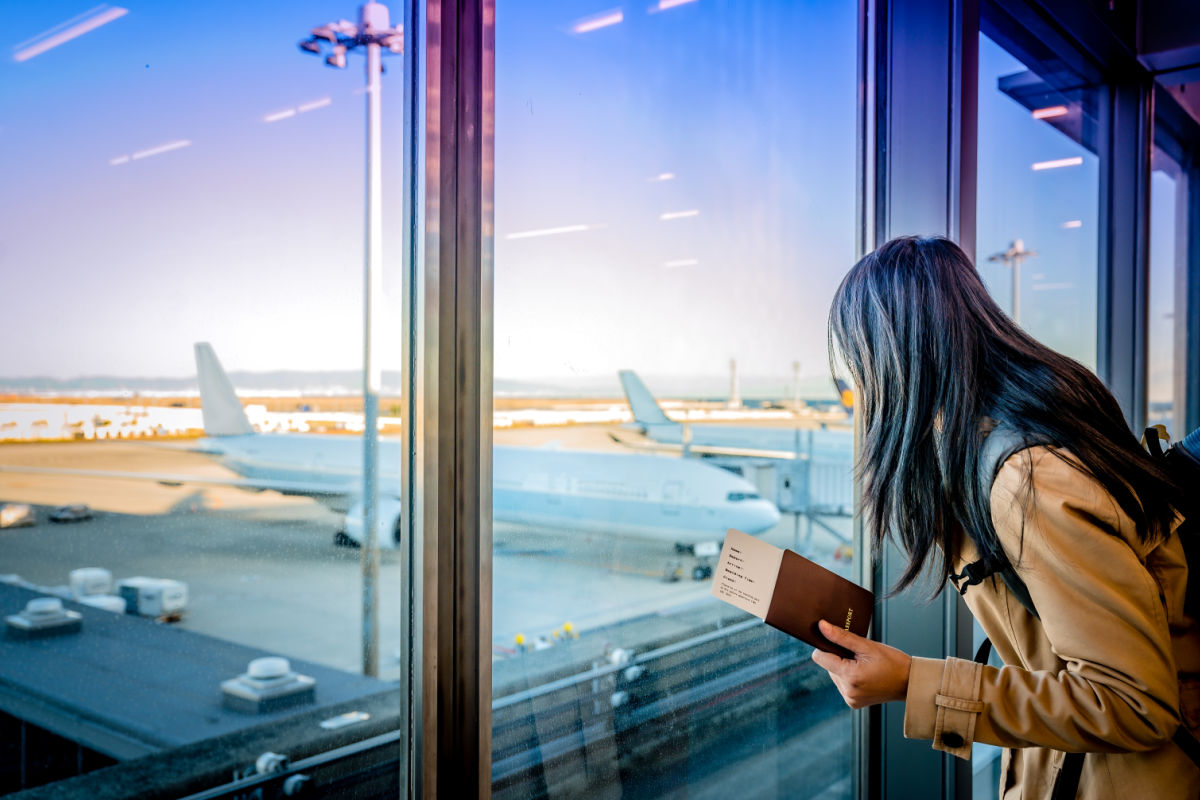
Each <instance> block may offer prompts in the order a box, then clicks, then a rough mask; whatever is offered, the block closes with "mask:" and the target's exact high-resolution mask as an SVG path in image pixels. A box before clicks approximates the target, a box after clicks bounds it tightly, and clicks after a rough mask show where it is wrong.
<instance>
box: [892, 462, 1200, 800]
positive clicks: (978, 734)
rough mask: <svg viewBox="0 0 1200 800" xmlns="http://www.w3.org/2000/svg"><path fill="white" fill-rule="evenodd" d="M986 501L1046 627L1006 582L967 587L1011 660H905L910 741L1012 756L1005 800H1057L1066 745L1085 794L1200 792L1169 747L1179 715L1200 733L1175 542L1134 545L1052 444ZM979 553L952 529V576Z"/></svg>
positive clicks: (1199, 638)
mask: <svg viewBox="0 0 1200 800" xmlns="http://www.w3.org/2000/svg"><path fill="white" fill-rule="evenodd" d="M1030 463H1032V465H1033V479H1032V485H1033V489H1034V493H1033V499H1032V502H1031V504H1030V505H1029V508H1028V510H1027V511H1026V510H1023V502H1024V500H1025V499H1026V495H1027V489H1026V486H1025V475H1026V470H1027V469H1028V467H1029V464H1030ZM991 504H992V519H993V521H994V524H995V526H996V532H997V534H998V535H999V537H1000V541H1001V543H1002V545H1003V547H1004V550H1005V552H1006V553H1007V554H1008V556H1009V559H1010V561H1011V562H1012V563H1013V564H1015V565H1016V569H1017V574H1018V575H1020V577H1021V578H1022V579H1023V580H1024V581H1025V583H1026V585H1027V586H1028V588H1029V594H1030V596H1031V597H1032V599H1033V602H1034V605H1035V607H1036V608H1037V610H1038V613H1039V614H1040V615H1041V619H1040V620H1039V619H1038V618H1037V617H1034V616H1033V615H1032V614H1030V613H1029V612H1028V611H1026V610H1025V608H1024V607H1023V606H1022V605H1021V603H1020V601H1018V600H1017V599H1016V598H1015V597H1014V596H1013V595H1012V594H1011V593H1010V592H1009V591H1008V588H1007V587H1006V586H1005V585H1004V583H1003V582H1002V581H1000V579H999V578H992V579H988V580H985V581H984V582H983V583H982V584H979V585H976V586H971V587H970V588H969V589H968V590H967V592H966V595H965V600H966V602H967V605H968V606H969V607H970V609H971V612H972V613H973V614H974V615H975V619H977V620H978V621H979V623H980V625H981V626H982V627H983V630H984V631H985V632H986V633H987V635H988V636H989V637H991V640H992V644H993V646H994V647H995V650H996V654H997V655H998V656H999V657H1000V658H1001V659H1002V660H1003V662H1004V664H1005V665H1006V666H1004V667H1002V668H996V667H992V666H983V665H979V664H976V663H974V662H972V661H965V660H962V659H957V658H950V659H945V660H941V659H927V658H914V659H913V660H912V668H911V670H910V672H909V685H908V695H907V698H906V701H905V716H904V735H905V736H907V737H910V738H919V739H930V740H932V742H933V747H934V748H935V749H938V750H944V751H946V752H949V753H952V754H954V755H956V756H959V757H961V758H969V757H970V755H971V743H972V742H975V741H978V742H987V743H989V744H994V745H999V746H1001V747H1004V748H1006V749H1005V751H1004V755H1003V759H1002V769H1001V782H1000V797H1001V798H1003V800H1015V798H1022V799H1023V800H1032V799H1033V798H1048V797H1050V792H1051V789H1052V787H1053V785H1054V779H1055V777H1056V776H1057V774H1058V770H1059V768H1060V767H1061V765H1062V759H1063V752H1064V751H1083V752H1087V753H1088V755H1087V757H1086V758H1085V760H1084V766H1083V775H1082V778H1081V781H1080V785H1079V794H1078V796H1079V797H1080V798H1086V799H1087V800H1093V799H1094V800H1099V798H1106V799H1107V798H1113V799H1114V800H1116V799H1118V798H1119V800H1134V798H1143V797H1145V798H1156V799H1157V800H1171V799H1172V798H1189V800H1190V799H1191V798H1200V769H1197V767H1196V766H1195V765H1193V763H1192V762H1191V760H1189V759H1188V757H1187V756H1186V755H1185V754H1184V753H1183V751H1181V750H1180V749H1179V748H1178V747H1177V746H1176V745H1175V744H1174V743H1173V742H1172V741H1171V736H1172V735H1173V734H1174V732H1175V729H1176V727H1177V726H1178V725H1179V723H1180V721H1181V720H1183V721H1184V722H1185V723H1186V725H1187V727H1188V728H1189V729H1190V730H1192V731H1194V732H1197V733H1200V681H1194V680H1190V679H1184V680H1181V679H1180V677H1179V676H1180V675H1181V674H1189V673H1190V674H1193V675H1200V635H1198V634H1197V629H1196V626H1195V625H1194V624H1193V623H1192V621H1191V620H1190V619H1189V618H1188V617H1186V616H1185V615H1184V613H1183V601H1184V590H1185V588H1186V583H1187V563H1186V561H1185V560H1184V556H1183V549H1182V546H1181V545H1180V542H1179V538H1178V537H1177V536H1170V537H1168V538H1166V539H1165V540H1160V541H1158V542H1152V543H1151V544H1150V545H1144V544H1142V543H1141V542H1139V541H1138V539H1137V535H1136V533H1135V530H1134V525H1133V523H1132V522H1131V520H1130V519H1129V518H1128V517H1127V516H1126V515H1125V514H1124V513H1122V511H1121V510H1120V508H1119V507H1118V506H1117V505H1116V503H1115V502H1114V501H1113V500H1112V498H1111V497H1110V496H1109V495H1108V494H1107V492H1105V491H1104V489H1103V488H1102V487H1101V485H1100V484H1099V483H1098V482H1097V481H1095V480H1094V479H1092V478H1090V477H1088V476H1086V475H1084V474H1082V473H1081V472H1079V471H1078V470H1076V469H1075V468H1074V467H1073V466H1071V465H1070V464H1067V463H1064V461H1063V460H1062V459H1060V458H1059V457H1058V456H1057V455H1055V454H1054V453H1053V452H1051V451H1050V450H1049V449H1048V448H1045V447H1035V448H1030V449H1028V450H1024V451H1021V452H1018V453H1016V454H1014V455H1013V456H1012V457H1010V458H1009V459H1008V460H1007V461H1006V462H1005V463H1004V465H1003V466H1002V467H1001V469H1000V471H999V473H998V475H997V477H996V481H995V483H994V484H993V486H992V495H991ZM1022 520H1023V521H1024V540H1023V546H1022V544H1021V541H1022V540H1021V526H1022ZM1018 552H1019V553H1020V557H1019V559H1018ZM976 558H978V555H977V553H976V551H975V548H974V546H973V545H972V544H971V542H970V540H969V539H967V537H966V536H965V535H960V546H959V550H958V554H957V557H956V558H955V559H954V570H955V572H960V571H961V570H962V567H963V566H964V565H965V564H967V563H970V562H971V561H974V560H975V559H976Z"/></svg>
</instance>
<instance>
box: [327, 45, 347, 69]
mask: <svg viewBox="0 0 1200 800" xmlns="http://www.w3.org/2000/svg"><path fill="white" fill-rule="evenodd" d="M325 63H326V64H328V65H329V66H331V67H337V68H338V69H345V68H346V48H345V47H344V46H342V45H340V44H339V45H338V46H336V47H334V48H333V52H332V53H330V54H329V55H327V56H325Z"/></svg>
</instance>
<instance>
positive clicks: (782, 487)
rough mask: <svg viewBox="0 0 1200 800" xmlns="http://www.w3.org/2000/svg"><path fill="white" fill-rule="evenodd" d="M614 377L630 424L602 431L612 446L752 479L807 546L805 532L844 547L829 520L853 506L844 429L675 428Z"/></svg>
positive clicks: (850, 448)
mask: <svg viewBox="0 0 1200 800" xmlns="http://www.w3.org/2000/svg"><path fill="white" fill-rule="evenodd" d="M619 377H620V379H621V386H622V388H623V389H624V391H625V397H626V400H628V402H629V409H630V411H631V413H632V414H633V422H632V423H627V424H625V425H622V426H621V427H622V429H623V431H622V432H621V433H616V432H610V433H609V437H610V438H611V439H612V440H613V441H615V442H617V443H619V444H622V445H625V446H627V447H630V448H631V449H634V450H643V451H659V452H671V453H679V454H681V455H683V456H689V457H691V458H693V459H694V460H698V461H700V462H701V463H709V464H715V465H719V466H720V467H722V468H723V469H726V470H729V471H730V472H733V473H734V474H741V475H751V474H753V475H755V477H756V481H757V482H758V483H759V484H760V485H761V484H764V483H765V484H766V485H772V484H773V485H774V489H773V492H772V493H770V494H768V499H770V500H773V501H774V502H775V504H776V507H777V508H779V510H780V511H783V512H788V513H794V514H796V515H798V517H799V516H803V517H804V518H805V519H807V520H808V522H809V527H808V530H809V534H808V537H807V539H806V541H807V542H808V543H809V544H811V541H812V535H811V531H812V526H813V525H816V526H818V527H820V528H822V529H823V530H825V531H826V532H827V533H829V534H830V535H832V536H833V537H834V539H835V540H837V541H839V542H841V543H842V544H844V545H849V544H850V537H849V535H848V533H847V531H846V530H843V529H842V528H844V526H841V527H838V526H834V525H831V524H830V520H832V519H835V518H841V519H845V518H848V517H849V516H850V514H851V512H852V510H853V507H854V495H853V482H852V474H853V461H854V432H853V429H852V428H851V427H850V426H849V425H845V426H832V427H827V426H822V427H821V428H819V429H801V428H770V427H760V426H754V425H716V424H707V423H705V424H700V425H692V424H687V423H682V422H676V421H675V420H672V419H671V418H670V417H668V416H667V415H666V413H664V412H663V410H662V407H661V406H659V404H658V401H657V400H655V399H654V395H653V394H651V393H650V390H649V389H648V388H646V384H644V383H643V382H642V380H641V378H639V377H638V376H637V374H636V373H635V372H633V371H632V370H622V371H621V372H620V373H619ZM835 384H836V387H837V390H838V395H839V401H840V402H841V405H842V407H843V408H844V409H845V410H846V411H847V413H849V414H853V413H854V393H853V391H852V390H851V389H850V387H849V386H848V385H847V384H846V383H845V382H844V381H841V380H836V381H835ZM630 433H633V434H634V435H633V436H630V435H629V434H630ZM805 546H806V547H807V546H808V544H806V545H805Z"/></svg>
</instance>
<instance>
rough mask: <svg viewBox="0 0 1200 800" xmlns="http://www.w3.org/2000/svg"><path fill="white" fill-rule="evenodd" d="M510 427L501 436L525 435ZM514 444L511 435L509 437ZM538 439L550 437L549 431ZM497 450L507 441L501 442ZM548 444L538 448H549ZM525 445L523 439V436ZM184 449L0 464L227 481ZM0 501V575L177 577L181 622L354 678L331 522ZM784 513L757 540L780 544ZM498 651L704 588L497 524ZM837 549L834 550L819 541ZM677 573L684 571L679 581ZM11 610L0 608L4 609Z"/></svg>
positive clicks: (291, 509)
mask: <svg viewBox="0 0 1200 800" xmlns="http://www.w3.org/2000/svg"><path fill="white" fill-rule="evenodd" d="M520 433H521V432H517V431H513V432H506V435H505V437H504V438H505V439H506V440H510V439H520V438H521V437H520ZM558 433H559V436H558V437H556V438H555V439H553V440H552V441H559V442H561V440H562V439H563V438H564V436H563V435H564V434H568V441H569V444H571V445H572V446H575V447H580V446H582V447H583V448H584V449H602V448H605V449H607V448H611V447H616V445H612V443H611V442H608V445H607V447H606V445H605V442H606V441H607V437H606V436H604V435H603V433H602V432H599V433H598V432H597V431H596V430H590V431H588V430H585V431H583V432H581V431H579V430H572V429H564V430H560V431H559V432H558ZM514 434H515V435H514ZM536 438H538V439H543V440H545V438H546V433H545V432H541V431H539V432H537V436H536ZM506 443H507V442H506ZM544 443H545V442H544V441H541V442H537V444H544ZM531 444H534V442H531ZM189 446H190V445H189V444H188V443H183V444H174V443H170V444H168V443H149V442H77V443H38V444H5V445H0V464H3V465H6V466H15V465H26V466H36V467H55V466H61V467H72V468H75V469H95V470H120V471H142V472H147V473H167V474H195V475H205V476H220V475H231V473H228V472H227V471H226V470H224V469H223V468H222V467H220V466H219V465H217V464H216V463H214V462H213V461H212V460H210V459H209V458H207V457H206V456H204V455H202V454H199V453H195V452H190V451H189V450H188V449H187V448H188V447H189ZM0 502H22V503H30V504H34V505H35V506H39V507H40V508H39V509H38V516H39V520H40V521H39V523H38V524H37V525H36V526H35V527H31V528H15V529H5V530H0V574H16V575H19V576H21V577H22V578H23V579H25V580H27V581H30V582H33V583H36V584H41V585H48V586H54V585H65V584H66V583H67V581H68V573H69V572H70V571H71V570H72V569H75V568H77V567H104V568H106V569H108V570H110V571H111V572H112V573H113V576H114V579H120V578H124V577H130V576H134V575H146V576H150V577H158V578H173V579H176V580H181V581H184V582H185V583H187V584H188V588H189V601H188V610H187V613H186V615H185V616H184V619H183V620H182V621H181V622H179V623H177V624H178V625H179V626H180V627H182V628H184V629H187V630H194V631H198V632H201V633H205V634H208V635H211V636H216V637H219V638H222V639H226V640H228V641H230V642H234V643H238V644H244V645H249V646H253V647H259V648H263V649H266V650H272V651H276V652H278V653H279V654H280V655H285V656H291V657H295V658H301V659H304V660H308V661H313V662H317V663H322V664H325V665H327V666H331V667H336V668H339V669H344V670H347V671H351V672H355V671H360V670H361V645H360V641H361V639H360V636H361V633H360V619H361V586H362V583H361V581H362V578H361V566H360V556H359V552H358V551H356V550H352V549H347V548H339V547H335V546H334V545H333V536H334V534H335V532H336V531H337V530H339V528H340V527H341V517H340V515H338V514H335V513H333V512H331V511H329V510H327V509H326V508H324V507H323V506H321V505H320V504H319V503H317V502H315V501H312V500H308V499H305V498H295V497H285V496H283V495H279V494H277V493H275V492H260V493H251V492H245V491H241V490H237V489H231V488H221V487H218V488H213V487H198V486H188V485H184V486H178V487H173V486H163V485H160V484H158V483H155V482H154V481H151V480H147V481H138V480H129V479H122V478H81V477H71V476H55V475H47V474H36V475H32V474H19V473H8V472H5V473H0ZM66 503H87V504H88V505H89V506H91V508H92V509H93V511H94V512H95V516H94V518H93V519H91V520H87V521H84V522H79V523H71V524H55V523H51V522H49V521H47V516H48V510H49V508H50V507H53V506H56V505H60V504H66ZM793 528H794V525H793V523H792V522H791V521H790V519H785V521H784V522H783V523H781V524H780V525H779V526H778V527H777V528H776V529H775V530H774V531H772V532H770V533H769V534H768V535H767V537H766V538H768V539H769V540H772V541H775V543H777V544H779V545H781V546H790V545H791V544H792V543H793V539H794V530H793ZM493 542H494V551H493V552H494V560H493V598H494V599H493V642H494V645H495V655H496V657H498V658H503V657H505V656H506V655H507V654H509V653H510V652H511V651H512V649H513V647H514V645H515V640H516V637H517V635H518V634H522V635H523V636H524V637H525V639H526V641H527V642H529V643H530V644H532V643H533V642H536V641H537V640H538V638H539V637H545V639H546V640H547V641H553V638H554V632H555V631H556V630H558V631H561V630H562V628H563V625H564V623H568V622H569V623H571V625H572V626H573V627H574V629H575V630H577V631H579V630H586V629H588V628H594V627H598V626H603V625H610V624H612V623H614V622H617V621H620V620H621V619H627V618H632V617H638V616H642V615H645V614H653V613H665V612H667V611H669V610H671V609H673V608H679V607H686V606H690V605H692V604H695V603H707V602H711V603H716V602H718V601H716V600H715V599H713V598H711V596H710V583H709V582H708V581H700V582H696V581H691V580H687V579H685V580H681V581H678V582H674V583H667V582H664V581H663V580H662V574H663V572H664V570H665V568H666V567H667V566H668V564H669V563H671V562H672V561H674V560H676V559H677V556H675V554H674V552H673V549H672V546H671V545H670V544H668V543H666V542H661V541H650V540H638V539H630V538H626V537H615V536H606V535H603V534H593V535H583V534H578V533H574V532H556V531H538V530H528V529H522V528H518V527H516V526H506V525H504V524H497V525H496V527H495V530H494V532H493ZM828 546H829V547H832V540H829V543H828ZM685 577H686V576H685ZM380 578H381V580H380V590H381V591H380V654H381V664H380V676H379V677H381V678H383V679H385V680H395V679H398V678H399V661H398V656H399V652H400V647H401V638H400V597H401V594H400V590H401V586H400V560H399V553H397V552H395V551H386V550H385V551H384V552H383V554H382V563H381V567H380ZM9 613H10V612H9Z"/></svg>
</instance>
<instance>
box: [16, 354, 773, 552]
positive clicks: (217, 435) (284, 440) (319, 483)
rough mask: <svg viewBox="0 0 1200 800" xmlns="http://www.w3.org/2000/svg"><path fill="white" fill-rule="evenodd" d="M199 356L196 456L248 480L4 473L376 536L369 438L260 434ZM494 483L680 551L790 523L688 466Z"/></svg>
mask: <svg viewBox="0 0 1200 800" xmlns="http://www.w3.org/2000/svg"><path fill="white" fill-rule="evenodd" d="M195 355H196V372H197V377H198V381H199V384H200V405H201V413H202V415H203V419H204V431H205V434H206V437H205V438H203V439H201V440H199V441H198V442H197V445H196V448H195V449H196V450H197V451H198V452H201V453H204V454H206V455H208V456H211V457H212V458H214V459H215V460H217V461H218V462H220V463H221V464H223V465H224V466H225V467H227V468H228V469H229V470H231V471H232V472H234V473H235V474H236V475H237V476H238V477H237V478H203V477H199V476H186V475H150V474H147V473H129V472H119V473H114V472H102V471H95V470H76V469H36V468H24V467H0V471H9V472H52V473H54V474H73V475H80V476H96V477H128V478H141V479H152V480H155V481H157V482H159V483H164V484H168V485H176V484H183V483H192V484H202V485H203V484H208V485H219V486H232V487H236V488H240V489H246V490H251V491H265V490H274V491H277V492H280V493H282V494H287V495H297V496H304V497H312V498H315V499H316V500H318V501H320V502H321V503H323V504H325V505H326V506H328V507H329V508H331V509H333V510H334V511H338V512H341V513H343V514H345V523H346V525H345V530H344V531H341V532H339V533H338V535H337V537H336V538H335V541H336V542H337V543H338V544H346V545H353V544H360V543H361V542H362V541H363V539H365V536H364V535H363V533H364V531H363V522H362V521H363V502H362V497H361V482H362V443H361V440H359V439H358V438H356V437H351V436H342V435H336V434H332V435H331V434H325V435H322V434H299V433H282V434H279V433H258V432H256V431H255V430H254V428H253V426H252V425H251V424H250V421H249V419H248V418H247V417H246V413H245V410H244V409H243V408H242V405H241V402H240V401H239V400H238V397H237V394H236V393H235V392H234V389H233V384H232V383H231V382H230V380H229V376H228V375H227V374H226V372H225V370H224V368H223V367H222V366H221V363H220V361H219V360H218V359H217V355H216V353H215V351H214V350H213V348H212V346H211V345H210V344H208V343H205V342H201V343H197V344H196V345H195ZM402 456H403V452H402V443H401V442H400V441H397V440H395V439H386V438H384V439H381V440H380V442H379V464H380V476H379V477H380V480H379V503H378V507H377V509H376V518H377V520H378V523H377V526H378V527H377V531H378V533H379V535H378V537H377V539H378V541H379V544H380V547H383V548H395V547H396V546H397V544H398V543H399V541H398V540H399V535H400V530H399V521H400V511H401V506H400V495H401V491H400V488H401V487H400V464H401V459H402ZM492 474H493V505H494V510H493V518H494V519H495V520H497V521H500V522H511V523H517V524H523V525H528V526H534V527H546V528H553V529H556V530H559V531H572V532H574V531H586V532H600V533H609V534H617V535H632V536H639V537H647V538H653V539H661V540H665V541H668V542H673V543H675V545H676V550H677V551H678V550H679V548H680V546H681V545H683V546H685V547H688V548H690V547H692V546H694V545H695V544H701V543H703V544H709V543H712V542H716V541H719V540H720V539H721V538H723V537H724V535H725V533H726V531H728V530H729V529H730V528H737V529H738V530H742V531H745V532H747V533H751V534H758V533H762V532H764V531H766V530H768V529H770V528H772V527H774V526H775V524H776V523H778V522H779V519H780V514H779V510H778V509H777V508H776V507H775V505H774V504H772V503H771V502H769V501H768V500H765V499H763V498H762V497H760V496H759V494H758V493H757V491H756V490H755V488H754V486H753V485H751V484H750V483H749V482H747V481H745V480H743V479H741V478H739V477H737V476H735V475H732V474H730V473H728V472H726V471H724V470H722V469H719V468H717V467H713V466H710V465H706V464H702V463H699V462H696V461H693V460H689V459H674V458H663V457H659V456H648V455H634V454H623V453H596V452H584V451H564V450H553V449H544V448H523V447H504V446H497V447H495V448H494V449H493V456H492Z"/></svg>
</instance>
